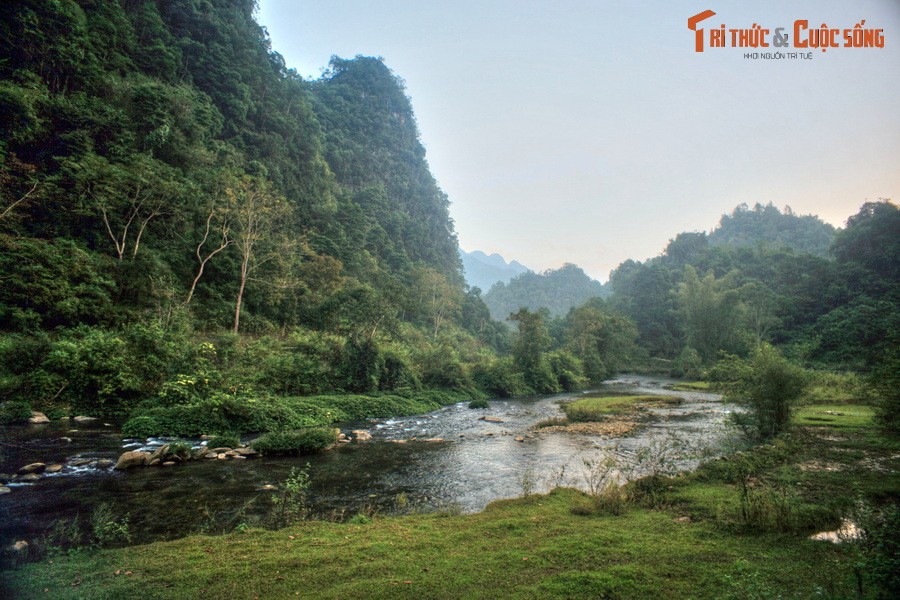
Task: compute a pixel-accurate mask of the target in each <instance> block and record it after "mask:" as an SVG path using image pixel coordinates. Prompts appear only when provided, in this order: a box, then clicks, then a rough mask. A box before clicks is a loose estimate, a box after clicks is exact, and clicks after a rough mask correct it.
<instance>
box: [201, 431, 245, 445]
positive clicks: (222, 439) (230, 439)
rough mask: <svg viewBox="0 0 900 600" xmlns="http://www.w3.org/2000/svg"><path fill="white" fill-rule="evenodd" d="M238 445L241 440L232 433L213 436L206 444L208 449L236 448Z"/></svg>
mask: <svg viewBox="0 0 900 600" xmlns="http://www.w3.org/2000/svg"><path fill="white" fill-rule="evenodd" d="M240 445H241V438H240V437H238V436H237V435H236V434H233V433H227V434H224V435H217V436H214V437H212V438H210V440H209V441H208V442H207V443H206V446H207V447H208V448H236V447H238V446H240Z"/></svg>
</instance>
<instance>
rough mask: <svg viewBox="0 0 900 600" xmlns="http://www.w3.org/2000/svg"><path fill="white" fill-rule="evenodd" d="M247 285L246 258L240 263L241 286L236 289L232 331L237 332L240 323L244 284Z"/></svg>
mask: <svg viewBox="0 0 900 600" xmlns="http://www.w3.org/2000/svg"><path fill="white" fill-rule="evenodd" d="M245 285H247V260H244V262H243V263H241V287H240V288H239V289H238V295H237V302H235V306H234V329H232V331H233V332H234V333H237V332H238V327H239V326H240V323H241V301H242V300H243V298H244V286H245Z"/></svg>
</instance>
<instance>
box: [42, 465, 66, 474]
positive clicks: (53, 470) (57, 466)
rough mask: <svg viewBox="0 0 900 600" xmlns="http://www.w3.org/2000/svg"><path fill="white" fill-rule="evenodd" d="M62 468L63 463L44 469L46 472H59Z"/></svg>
mask: <svg viewBox="0 0 900 600" xmlns="http://www.w3.org/2000/svg"><path fill="white" fill-rule="evenodd" d="M62 469H63V466H62V465H50V466H48V467H47V468H46V469H45V470H44V472H45V473H59V472H60V471H62Z"/></svg>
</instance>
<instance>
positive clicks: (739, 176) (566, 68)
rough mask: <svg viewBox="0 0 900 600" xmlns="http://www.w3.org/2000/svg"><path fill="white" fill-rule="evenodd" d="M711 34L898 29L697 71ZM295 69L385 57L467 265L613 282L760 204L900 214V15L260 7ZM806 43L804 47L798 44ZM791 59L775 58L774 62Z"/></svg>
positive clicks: (610, 5) (765, 8) (510, 3)
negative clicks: (756, 29) (487, 260)
mask: <svg viewBox="0 0 900 600" xmlns="http://www.w3.org/2000/svg"><path fill="white" fill-rule="evenodd" d="M705 9H712V10H714V11H715V12H716V13H717V15H716V16H714V17H712V18H711V19H710V20H709V21H706V22H705V24H706V23H708V24H709V25H708V27H715V26H718V25H721V24H725V25H726V26H727V27H729V28H732V27H745V28H748V27H750V26H751V25H752V24H753V23H759V24H760V25H762V26H763V27H769V28H774V27H786V28H787V30H786V32H787V33H789V34H792V33H793V32H792V26H793V23H794V21H795V20H796V19H808V20H809V22H810V25H811V26H819V25H821V24H822V23H826V24H827V25H828V26H829V27H836V28H840V29H841V30H843V29H844V28H850V27H853V26H854V25H855V24H856V23H857V22H859V21H860V19H866V24H865V26H866V27H875V28H883V29H884V31H885V38H886V43H885V47H884V48H858V49H856V48H836V49H829V50H828V51H827V52H825V53H823V52H821V51H819V50H815V51H814V56H813V58H812V60H771V61H766V60H749V59H744V58H743V54H744V50H740V49H735V48H721V49H711V50H707V51H706V52H703V53H702V54H698V53H695V52H694V34H693V32H691V31H689V30H688V29H687V19H688V17H690V16H692V15H694V14H697V13H700V12H702V11H703V10H705ZM258 19H259V21H260V22H261V24H262V25H264V26H265V27H267V28H268V30H269V34H270V35H271V38H272V43H273V47H274V49H275V50H277V51H278V52H280V53H281V54H282V55H283V56H284V57H285V60H286V62H287V64H288V66H290V67H293V68H295V69H297V70H298V71H299V72H300V73H301V74H303V75H304V76H308V77H318V76H319V74H320V73H321V70H322V69H323V68H324V67H325V66H326V65H327V63H328V59H329V57H330V56H331V55H332V54H336V55H338V56H341V57H344V58H349V57H352V56H355V55H357V54H364V55H371V56H382V57H384V59H385V62H386V64H387V65H388V66H389V67H391V68H392V69H393V70H394V72H395V73H396V74H397V75H399V76H400V77H402V78H403V79H404V80H405V81H406V87H407V93H408V95H409V96H410V97H411V98H412V103H413V108H414V110H415V112H416V117H417V119H418V123H419V129H420V131H421V136H422V141H423V143H424V145H425V147H426V149H427V153H428V154H427V157H428V162H429V164H430V166H431V170H432V172H433V173H434V175H435V177H436V178H437V180H438V182H439V183H440V185H441V187H442V188H443V189H444V191H446V192H447V194H448V195H449V196H450V200H451V202H452V206H451V215H452V217H453V219H454V220H455V222H456V231H457V233H458V235H459V241H460V245H461V246H462V247H463V248H464V249H466V250H475V249H480V250H484V251H486V252H488V253H490V252H499V253H500V254H502V255H503V256H504V257H505V258H507V260H509V259H516V260H519V261H520V262H522V263H524V264H525V265H527V266H529V267H531V268H533V269H537V270H543V269H547V268H555V267H558V266H560V265H561V264H562V263H563V262H574V263H576V264H578V265H579V266H581V267H583V268H584V269H585V270H586V271H587V272H588V273H589V274H591V275H592V276H594V277H596V278H598V279H601V280H603V281H605V280H606V279H607V277H608V274H609V271H610V270H611V269H613V268H615V266H616V265H617V264H619V263H620V262H621V261H623V260H625V259H627V258H635V259H638V260H643V259H646V258H649V257H651V256H655V255H657V254H659V253H660V252H661V251H662V249H663V248H664V246H665V244H666V243H667V241H668V240H669V238H671V237H674V236H675V235H676V234H677V233H679V232H681V231H697V230H709V229H712V228H713V227H715V225H716V223H717V222H718V219H719V217H720V216H721V215H722V214H723V213H725V212H730V211H731V209H733V208H734V207H735V206H736V205H738V204H740V203H742V202H746V203H748V204H751V205H752V204H753V203H755V202H763V203H766V202H773V203H775V204H776V205H777V206H779V207H783V206H784V205H786V204H787V205H790V206H791V207H792V208H793V209H794V211H795V212H800V213H803V214H808V213H812V214H817V215H819V216H820V217H822V218H823V219H824V220H826V221H828V222H830V223H832V224H834V225H842V224H843V222H844V221H845V220H846V218H847V217H848V216H849V215H851V214H853V213H855V212H856V211H857V210H858V208H859V206H860V205H861V204H862V203H863V202H865V201H866V200H867V199H868V200H876V199H878V198H893V199H894V200H895V201H897V200H898V199H900V194H898V190H900V110H898V108H897V107H898V106H900V77H898V76H897V74H898V73H900V0H853V1H850V0H803V1H796V2H789V1H784V0H778V1H776V0H773V1H759V2H738V1H732V2H715V1H706V0H697V1H690V2H686V1H681V0H679V1H677V2H643V3H639V2H637V1H635V0H620V1H599V0H593V1H587V0H585V1H572V0H557V1H555V2H548V1H543V2H539V1H533V0H480V1H468V0H454V1H449V2H432V1H422V0H382V1H381V2H372V1H371V0H368V1H362V0H332V1H330V2H313V1H309V0H260V9H259V12H258ZM791 38H792V39H793V35H791ZM771 50H774V49H770V51H771Z"/></svg>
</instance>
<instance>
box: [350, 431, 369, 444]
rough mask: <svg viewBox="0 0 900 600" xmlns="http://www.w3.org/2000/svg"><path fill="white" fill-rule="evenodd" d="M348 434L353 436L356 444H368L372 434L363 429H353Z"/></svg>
mask: <svg viewBox="0 0 900 600" xmlns="http://www.w3.org/2000/svg"><path fill="white" fill-rule="evenodd" d="M350 433H352V434H353V435H354V437H355V438H356V441H357V442H368V441H371V439H372V434H371V433H369V432H368V431H366V430H365V429H354V430H353V431H351V432H350Z"/></svg>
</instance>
